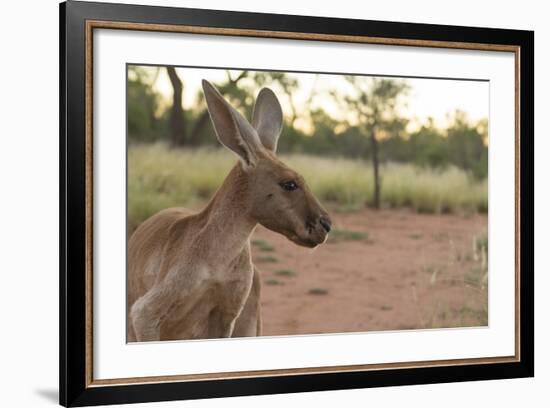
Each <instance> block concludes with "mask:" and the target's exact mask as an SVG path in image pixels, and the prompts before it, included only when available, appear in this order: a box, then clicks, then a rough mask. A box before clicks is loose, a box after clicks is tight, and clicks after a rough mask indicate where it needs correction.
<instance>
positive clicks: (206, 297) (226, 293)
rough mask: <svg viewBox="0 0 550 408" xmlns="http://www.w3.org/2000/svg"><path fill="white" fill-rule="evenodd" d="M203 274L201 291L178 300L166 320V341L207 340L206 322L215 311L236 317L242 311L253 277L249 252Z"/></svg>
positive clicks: (204, 271)
mask: <svg viewBox="0 0 550 408" xmlns="http://www.w3.org/2000/svg"><path fill="white" fill-rule="evenodd" d="M202 273H204V276H205V279H204V280H203V283H202V284H201V285H200V288H197V290H195V291H193V294H192V295H191V296H189V295H187V296H181V297H178V300H177V302H175V304H174V306H173V307H172V309H171V311H170V313H169V315H168V316H166V318H165V319H164V322H163V331H164V332H165V333H166V335H165V338H201V337H205V334H204V333H202V330H204V328H205V326H204V323H203V322H206V321H208V319H209V316H210V315H211V313H212V311H214V310H217V311H220V310H221V311H223V313H225V314H227V315H234V316H235V317H237V316H238V314H239V313H240V311H241V310H242V308H243V306H244V304H245V302H246V300H247V298H248V296H249V294H250V289H251V287H252V280H253V275H254V269H253V266H252V262H251V260H250V252H249V250H248V248H246V249H245V250H243V251H242V253H240V254H239V255H238V256H237V257H236V258H234V259H232V260H229V261H228V262H227V263H225V264H221V265H219V266H208V267H207V269H206V270H203V272H202ZM172 332H173V333H172ZM168 333H170V335H168Z"/></svg>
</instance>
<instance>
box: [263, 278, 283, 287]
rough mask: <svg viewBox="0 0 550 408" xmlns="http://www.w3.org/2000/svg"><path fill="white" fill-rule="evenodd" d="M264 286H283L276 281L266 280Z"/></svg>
mask: <svg viewBox="0 0 550 408" xmlns="http://www.w3.org/2000/svg"><path fill="white" fill-rule="evenodd" d="M265 284H266V285H269V286H279V285H284V283H283V282H281V281H278V280H277V279H268V280H266V281H265Z"/></svg>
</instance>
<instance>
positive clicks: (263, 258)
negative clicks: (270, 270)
mask: <svg viewBox="0 0 550 408" xmlns="http://www.w3.org/2000/svg"><path fill="white" fill-rule="evenodd" d="M256 261H257V262H259V263H276V262H278V259H277V258H275V257H274V256H271V255H262V256H259V257H258V258H257V259H256Z"/></svg>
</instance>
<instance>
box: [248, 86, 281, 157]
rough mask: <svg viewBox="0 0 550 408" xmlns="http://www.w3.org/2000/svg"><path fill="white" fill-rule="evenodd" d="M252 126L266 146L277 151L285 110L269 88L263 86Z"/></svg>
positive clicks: (255, 107)
mask: <svg viewBox="0 0 550 408" xmlns="http://www.w3.org/2000/svg"><path fill="white" fill-rule="evenodd" d="M252 126H254V129H256V132H258V135H259V136H260V140H261V141H262V144H263V145H264V147H265V148H266V149H269V150H271V151H272V152H275V151H276V150H277V141H278V140H279V136H280V134H281V130H282V129H283V111H282V109H281V105H280V104H279V101H278V100H277V97H276V96H275V94H274V93H273V91H272V90H271V89H269V88H263V89H262V90H261V91H260V93H259V94H258V98H257V99H256V105H255V106H254V114H253V115H252Z"/></svg>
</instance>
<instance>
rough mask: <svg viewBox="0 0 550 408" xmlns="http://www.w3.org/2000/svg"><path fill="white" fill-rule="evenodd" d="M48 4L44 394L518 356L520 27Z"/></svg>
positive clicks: (76, 401)
mask: <svg viewBox="0 0 550 408" xmlns="http://www.w3.org/2000/svg"><path fill="white" fill-rule="evenodd" d="M60 22H61V23H60V24H61V30H60V47H61V53H60V54H61V61H60V66H61V72H60V88H61V89H60V95H61V98H60V100H61V106H60V149H61V150H60V151H61V154H60V157H61V164H60V169H61V170H60V183H61V188H60V191H61V200H60V202H61V208H60V213H61V225H60V229H61V234H60V235H61V245H60V248H61V253H60V259H61V262H60V264H61V271H60V339H61V340H60V373H61V374H60V403H61V404H62V405H65V406H83V405H98V404H116V403H132V402H147V401H162V400H175V399H194V398H213V397H224V396H237V395H253V394H270V393H290V392H303V391H314V390H317V391H318V390H335V389H350V388H361V387H376V386H388V385H407V384H421V383H435V382H452V381H469V380H483V379H498V378H514V377H529V376H533V374H534V345H533V342H534V340H533V333H534V328H533V290H534V281H533V272H534V266H533V220H534V218H533V217H534V215H533V208H534V207H533V197H534V191H533V179H534V175H533V173H534V172H533V151H534V150H533V149H534V146H533V112H534V109H533V93H534V82H533V80H534V76H533V69H534V68H533V58H534V57H533V43H534V34H533V32H529V31H517V30H503V29H488V28H472V27H455V26H440V25H425V24H410V23H396V22H379V21H362V20H349V19H333V18H319V17H306V16H290V15H289V16H287V15H270V14H255V13H240V12H239V13H237V12H228V11H212V10H199V9H183V8H167V7H151V6H137V5H136V6H134V5H120V4H118V5H117V4H107V3H91V2H77V1H68V2H66V3H62V4H61V6H60Z"/></svg>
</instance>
